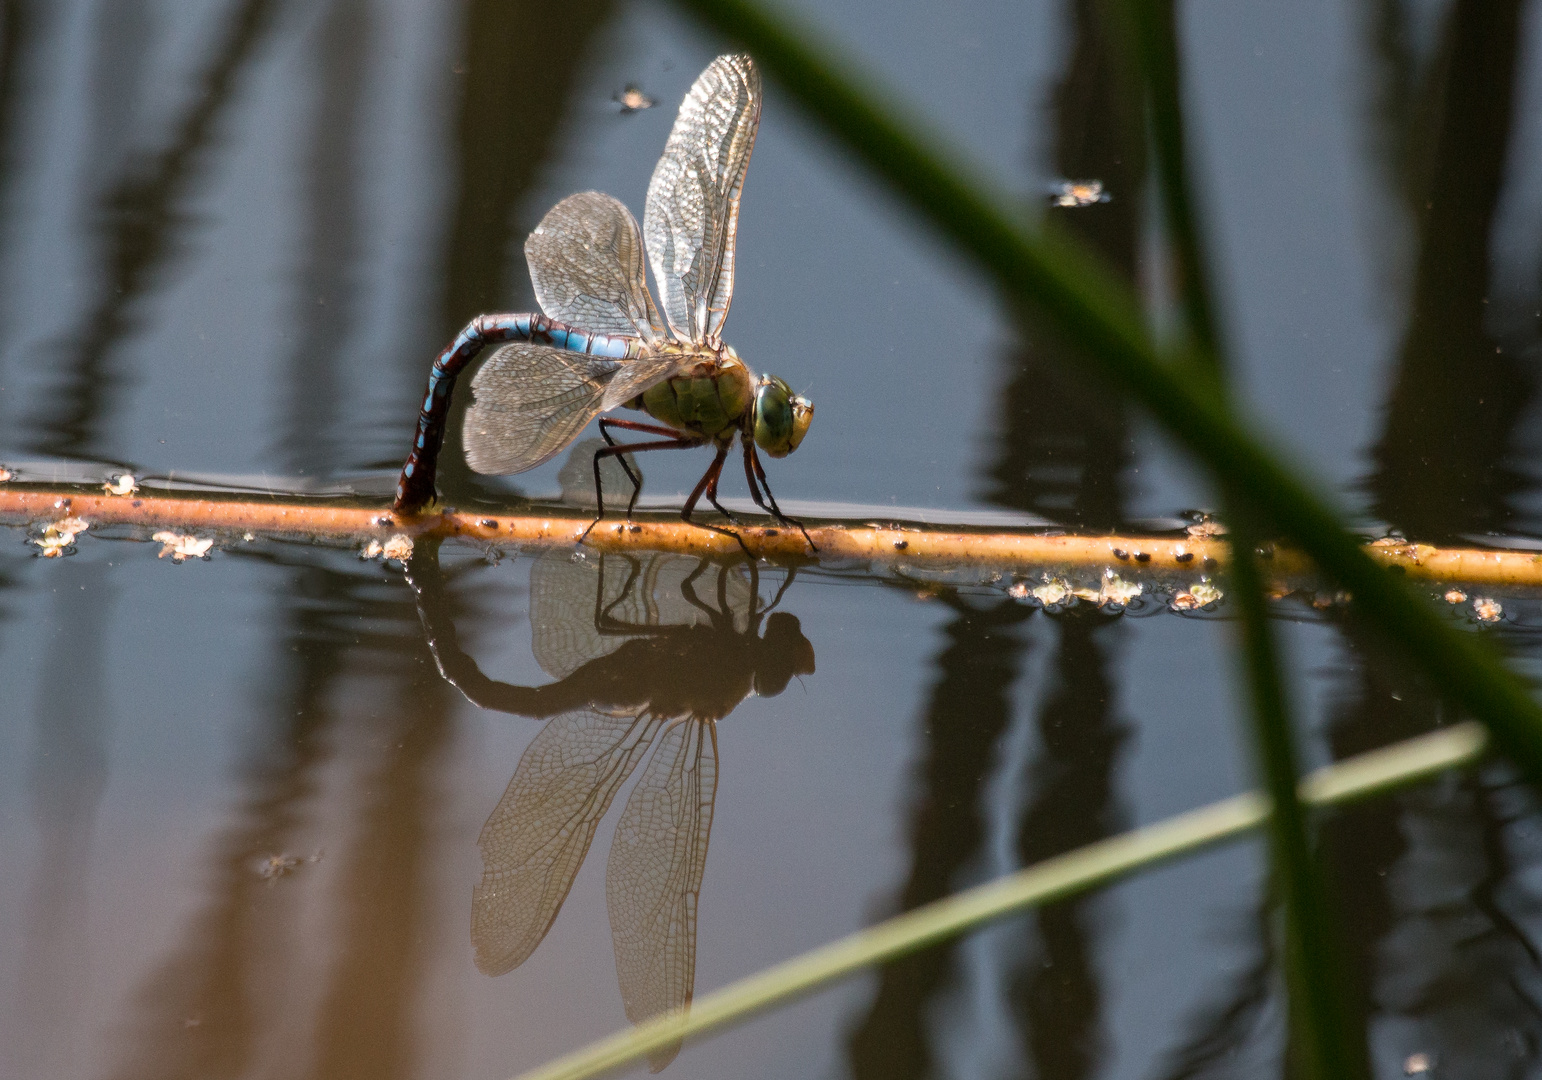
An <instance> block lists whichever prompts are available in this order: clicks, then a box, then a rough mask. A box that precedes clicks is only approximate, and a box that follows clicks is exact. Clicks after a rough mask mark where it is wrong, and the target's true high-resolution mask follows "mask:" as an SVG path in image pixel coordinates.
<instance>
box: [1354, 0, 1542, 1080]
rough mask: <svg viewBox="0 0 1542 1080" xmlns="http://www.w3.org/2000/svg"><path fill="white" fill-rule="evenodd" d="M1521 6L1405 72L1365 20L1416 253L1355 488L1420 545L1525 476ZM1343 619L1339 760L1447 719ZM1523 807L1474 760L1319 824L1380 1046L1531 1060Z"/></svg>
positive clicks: (1387, 9) (1503, 497)
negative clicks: (1372, 442) (1514, 311)
mask: <svg viewBox="0 0 1542 1080" xmlns="http://www.w3.org/2000/svg"><path fill="white" fill-rule="evenodd" d="M1523 12H1524V8H1523V5H1522V4H1521V3H1519V2H1518V0H1504V2H1496V3H1488V2H1472V0H1457V2H1456V3H1455V4H1454V5H1453V6H1452V7H1451V9H1450V11H1449V12H1448V13H1447V14H1446V17H1445V20H1444V23H1443V25H1442V32H1441V36H1440V39H1439V42H1438V45H1437V48H1436V51H1435V54H1434V57H1433V59H1432V60H1431V61H1430V62H1429V63H1428V64H1427V65H1425V67H1424V69H1423V72H1422V79H1421V77H1420V76H1419V75H1417V74H1401V75H1400V73H1417V72H1419V71H1420V65H1419V64H1418V62H1417V61H1416V60H1415V59H1414V58H1413V57H1412V47H1411V44H1410V39H1411V37H1412V34H1411V31H1410V29H1409V27H1408V25H1407V22H1406V20H1407V18H1408V15H1407V13H1406V12H1404V11H1402V9H1401V8H1399V7H1398V6H1396V5H1385V6H1382V7H1379V8H1378V9H1377V12H1376V13H1377V15H1378V16H1379V21H1376V22H1374V23H1373V24H1372V25H1373V30H1374V34H1375V38H1374V40H1375V43H1376V45H1377V46H1379V47H1380V50H1381V56H1379V57H1378V60H1379V61H1380V67H1381V69H1382V70H1383V71H1385V72H1388V73H1389V78H1388V79H1387V81H1388V82H1389V83H1392V84H1394V85H1401V86H1402V87H1403V88H1404V89H1405V92H1406V93H1407V94H1408V96H1409V99H1410V100H1411V101H1413V102H1418V103H1420V104H1421V105H1422V106H1423V107H1422V108H1421V107H1418V106H1414V107H1408V106H1406V105H1405V106H1403V107H1401V108H1400V107H1398V105H1397V103H1396V102H1395V101H1394V102H1392V103H1391V104H1390V105H1389V106H1387V107H1384V108H1382V109H1381V110H1380V114H1379V115H1378V116H1377V117H1376V119H1377V120H1378V121H1380V123H1381V125H1382V129H1383V133H1382V135H1381V138H1380V145H1381V146H1382V147H1384V148H1386V149H1387V150H1388V152H1389V156H1390V157H1391V158H1392V160H1391V161H1390V162H1389V163H1388V164H1387V166H1386V168H1387V171H1388V173H1389V174H1392V175H1394V176H1396V177H1397V178H1398V180H1399V181H1400V185H1399V186H1400V187H1401V188H1402V190H1403V191H1404V193H1405V195H1406V197H1407V198H1408V200H1409V203H1410V206H1411V211H1412V217H1413V219H1414V220H1415V221H1416V222H1417V234H1416V235H1417V253H1416V263H1415V277H1414V283H1413V297H1412V306H1411V311H1410V315H1409V320H1408V327H1407V331H1406V336H1405V339H1404V343H1403V346H1402V350H1401V354H1400V356H1399V361H1398V368H1397V372H1396V380H1395V383H1394V386H1393V389H1392V393H1391V396H1390V398H1389V402H1388V406H1387V412H1386V420H1385V428H1384V432H1383V436H1382V438H1381V440H1380V441H1379V443H1378V444H1377V446H1376V449H1375V460H1376V471H1375V473H1374V474H1373V475H1372V477H1371V479H1370V482H1369V484H1370V489H1371V491H1372V493H1373V495H1374V497H1375V500H1376V508H1377V511H1378V513H1380V514H1381V515H1382V516H1383V517H1385V518H1386V519H1387V520H1388V521H1390V522H1391V523H1392V524H1394V525H1397V526H1399V527H1401V528H1402V529H1404V530H1405V531H1406V532H1407V533H1408V534H1409V535H1410V536H1414V537H1417V538H1418V539H1420V540H1426V539H1428V540H1430V541H1432V542H1437V543H1438V542H1442V541H1445V540H1448V539H1451V538H1455V537H1458V536H1460V535H1461V534H1462V533H1470V532H1480V531H1482V530H1485V529H1502V528H1505V527H1506V526H1508V525H1510V524H1511V523H1512V522H1513V521H1514V518H1515V510H1514V507H1513V500H1514V498H1515V496H1516V495H1517V494H1518V493H1519V492H1520V491H1521V490H1522V489H1523V486H1524V485H1526V484H1529V483H1531V482H1532V481H1530V480H1528V479H1527V478H1525V477H1523V476H1522V475H1520V474H1519V473H1518V472H1517V471H1516V469H1515V468H1514V467H1513V462H1514V459H1515V455H1516V454H1517V451H1518V449H1519V448H1518V443H1519V442H1520V441H1521V433H1520V432H1518V430H1517V427H1518V423H1519V421H1520V418H1521V414H1522V412H1523V410H1524V409H1525V408H1526V406H1527V405H1528V403H1529V401H1530V399H1531V398H1532V397H1533V395H1534V393H1535V382H1534V379H1535V376H1534V373H1533V370H1532V363H1533V359H1532V358H1523V356H1522V353H1523V351H1524V349H1526V348H1528V347H1529V348H1531V349H1532V350H1533V351H1534V349H1535V346H1536V337H1535V325H1536V324H1535V323H1534V322H1532V323H1530V329H1529V330H1528V331H1526V332H1525V333H1524V334H1522V335H1519V336H1518V335H1516V334H1515V333H1506V329H1507V328H1506V327H1504V325H1503V319H1502V318H1501V317H1498V316H1499V315H1500V313H1499V312H1498V311H1495V310H1492V309H1491V306H1490V304H1489V298H1490V296H1491V295H1493V294H1495V293H1496V292H1497V291H1511V292H1516V293H1519V294H1520V295H1523V296H1526V297H1530V298H1531V301H1532V302H1531V303H1530V304H1528V308H1531V309H1533V310H1534V308H1535V300H1536V298H1537V295H1538V289H1539V286H1542V282H1524V283H1519V285H1518V286H1517V284H1516V283H1506V282H1498V281H1495V280H1492V276H1493V265H1494V264H1493V262H1492V251H1491V236H1492V230H1493V225H1494V222H1495V218H1496V213H1497V209H1498V204H1499V200H1500V196H1501V193H1502V186H1503V182H1504V179H1505V171H1506V167H1507V163H1508V162H1509V159H1510V143H1511V139H1512V136H1513V130H1514V125H1515V124H1517V123H1526V122H1528V120H1527V118H1524V117H1522V116H1518V115H1515V114H1514V113H1513V108H1514V99H1515V81H1516V74H1517V71H1518V61H1519V56H1520V31H1521V26H1522V24H1523ZM1496 286H1497V287H1498V288H1496ZM1507 286H1508V288H1507ZM1344 631H1345V640H1346V644H1347V646H1348V648H1349V650H1350V653H1351V656H1352V657H1353V663H1352V666H1351V667H1350V668H1349V671H1350V672H1351V674H1349V675H1348V676H1347V677H1346V678H1345V680H1344V681H1345V684H1346V685H1345V688H1344V690H1343V692H1342V695H1341V698H1340V700H1339V702H1338V704H1337V707H1336V709H1335V713H1334V718H1333V725H1332V729H1331V735H1330V738H1331V742H1332V746H1333V751H1334V754H1335V756H1336V757H1344V756H1347V755H1349V754H1354V753H1358V752H1360V751H1363V750H1366V749H1370V748H1371V747H1374V746H1380V745H1383V744H1385V743H1387V742H1391V741H1394V740H1397V739H1401V738H1407V737H1409V736H1412V735H1416V734H1419V733H1420V732H1423V731H1426V730H1429V729H1430V728H1432V727H1435V726H1438V725H1439V724H1441V723H1445V722H1448V721H1449V720H1451V719H1453V717H1451V716H1450V715H1449V711H1448V709H1447V708H1446V707H1445V706H1444V705H1443V703H1441V702H1440V701H1439V699H1438V698H1437V697H1436V696H1435V695H1434V694H1432V693H1431V691H1430V689H1429V687H1428V686H1426V685H1425V684H1424V683H1423V681H1422V680H1421V679H1418V678H1416V677H1414V676H1413V675H1411V674H1410V673H1409V672H1408V671H1407V669H1406V668H1405V667H1404V666H1403V665H1401V664H1399V663H1397V662H1395V661H1394V660H1393V659H1391V658H1390V657H1388V656H1387V655H1386V654H1385V652H1384V651H1383V649H1382V648H1381V647H1380V645H1379V643H1378V642H1377V641H1376V640H1375V638H1374V636H1373V635H1371V634H1368V633H1366V632H1365V631H1364V628H1362V627H1359V626H1357V625H1355V624H1353V623H1347V624H1345V626H1344ZM1514 644H1516V645H1517V646H1519V647H1522V648H1528V647H1530V643H1529V642H1522V641H1520V640H1517V641H1516V642H1515V643H1514ZM1537 812H1538V807H1537V804H1536V799H1535V796H1534V795H1533V794H1531V793H1530V792H1528V791H1526V790H1525V789H1524V788H1523V787H1521V786H1518V785H1507V784H1505V783H1504V781H1503V780H1502V778H1501V777H1500V775H1499V774H1497V773H1496V772H1494V771H1492V770H1490V771H1487V772H1484V773H1481V774H1479V775H1477V776H1471V775H1465V774H1464V775H1460V776H1453V777H1448V778H1446V779H1445V780H1444V781H1443V782H1442V783H1440V784H1436V785H1431V786H1430V787H1428V788H1424V789H1420V790H1418V791H1415V792H1412V793H1409V794H1406V795H1401V796H1398V797H1396V798H1393V799H1387V800H1380V801H1377V802H1375V803H1371V804H1368V805H1365V806H1361V807H1357V808H1355V809H1353V810H1352V811H1350V812H1348V813H1346V814H1344V815H1342V816H1340V817H1337V818H1335V819H1334V820H1333V821H1332V822H1331V823H1330V825H1329V826H1328V828H1327V829H1326V830H1325V840H1326V850H1327V852H1328V854H1329V857H1330V859H1331V860H1332V864H1333V867H1334V870H1335V875H1334V880H1335V884H1336V886H1337V888H1338V890H1339V893H1340V896H1341V898H1342V900H1343V901H1344V911H1345V918H1346V920H1347V922H1348V924H1349V926H1348V928H1349V930H1350V933H1349V935H1348V938H1349V940H1350V942H1351V943H1353V947H1352V950H1351V954H1350V955H1351V958H1352V964H1353V966H1352V969H1351V971H1352V974H1353V976H1354V983H1355V991H1356V994H1355V999H1354V1000H1355V1004H1356V1007H1357V1008H1358V1009H1359V1010H1360V1011H1361V1012H1362V1014H1363V1015H1364V1016H1365V1017H1366V1019H1367V1022H1369V1023H1380V1022H1388V1021H1395V1022H1396V1028H1395V1030H1397V1032H1398V1035H1399V1045H1398V1047H1397V1048H1396V1049H1397V1052H1398V1053H1400V1054H1404V1055H1406V1054H1408V1053H1414V1052H1428V1053H1431V1054H1432V1055H1433V1058H1434V1060H1435V1062H1436V1064H1437V1067H1438V1068H1439V1069H1440V1071H1441V1074H1442V1075H1450V1076H1467V1075H1471V1076H1480V1075H1481V1076H1520V1075H1531V1074H1532V1073H1533V1072H1534V1071H1535V1069H1536V1066H1537V1061H1538V1059H1539V1057H1542V1007H1539V1005H1538V1002H1539V1001H1542V955H1539V951H1538V947H1537V945H1536V943H1534V942H1533V941H1532V940H1531V939H1530V938H1529V936H1528V935H1527V932H1526V930H1525V929H1524V926H1523V917H1524V918H1525V919H1526V920H1534V919H1535V918H1536V916H1537V915H1538V914H1539V912H1538V910H1537V908H1538V904H1537V901H1536V900H1535V898H1534V897H1528V895H1527V890H1526V889H1524V888H1523V887H1522V886H1521V885H1520V883H1519V882H1518V881H1517V880H1516V877H1515V871H1516V869H1517V867H1518V865H1519V864H1520V863H1522V862H1528V863H1530V864H1532V865H1535V862H1536V860H1537V858H1538V856H1539V855H1542V852H1539V851H1538V850H1536V848H1537V845H1536V843H1535V842H1534V841H1528V840H1527V839H1526V837H1527V834H1528V833H1530V832H1533V831H1534V830H1535V824H1536V821H1537V816H1538V814H1537ZM1385 1064H1387V1065H1388V1066H1389V1067H1390V1066H1391V1065H1392V1064H1393V1063H1392V1062H1388V1063H1385Z"/></svg>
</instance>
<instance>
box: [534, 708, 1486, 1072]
mask: <svg viewBox="0 0 1542 1080" xmlns="http://www.w3.org/2000/svg"><path fill="white" fill-rule="evenodd" d="M1487 745H1488V736H1487V734H1486V732H1485V730H1484V729H1483V727H1482V726H1481V725H1479V724H1476V723H1470V722H1469V723H1465V724H1458V725H1456V726H1455V727H1450V728H1445V729H1443V730H1441V731H1438V732H1435V733H1434V734H1431V735H1425V736H1421V737H1419V738H1417V739H1409V740H1408V741H1406V742H1401V743H1398V744H1396V745H1395V746H1389V747H1386V748H1384V749H1381V750H1374V751H1372V752H1370V753H1368V754H1362V755H1360V756H1359V757H1355V758H1350V759H1348V760H1347V761H1343V762H1340V763H1338V764H1337V765H1330V766H1328V767H1327V768H1325V769H1319V770H1317V771H1316V772H1314V773H1311V774H1310V775H1308V776H1307V777H1305V778H1304V779H1303V780H1302V782H1301V785H1300V793H1301V796H1302V798H1303V799H1305V800H1306V801H1307V802H1308V803H1311V804H1313V805H1317V806H1335V805H1342V804H1345V803H1349V802H1354V801H1357V800H1360V799H1366V798H1371V797H1373V796H1376V795H1381V794H1385V793H1386V792H1388V791H1392V790H1395V789H1397V788H1400V787H1404V786H1406V785H1408V784H1412V783H1416V782H1418V781H1420V780H1424V779H1428V778H1429V777H1431V776H1434V775H1436V774H1438V773H1441V772H1443V771H1445V770H1446V769H1450V768H1454V767H1456V766H1459V765H1464V764H1467V763H1470V762H1472V761H1475V760H1477V758H1478V757H1479V756H1481V755H1482V753H1483V752H1484V750H1485V748H1486V747H1487ZM1268 814H1269V803H1268V800H1267V799H1266V798H1265V797H1264V796H1263V795H1261V794H1259V793H1258V792H1249V793H1247V794H1244V795H1236V796H1233V797H1232V798H1230V799H1223V800H1222V801H1220V802H1216V803H1211V804H1210V805H1208V806H1203V807H1200V808H1198V809H1196V810H1191V811H1188V812H1187V813H1184V814H1179V815H1177V816H1175V817H1170V818H1167V819H1166V820H1165V821H1160V822H1157V823H1155V824H1153V825H1147V826H1145V827H1143V828H1139V829H1135V830H1133V831H1131V832H1127V833H1122V834H1120V835H1119V836H1115V837H1111V838H1109V839H1107V840H1101V841H1099V842H1098V843H1095V844H1089V845H1088V846H1086V847H1083V848H1078V849H1077V850H1075V851H1072V852H1068V853H1066V854H1064V855H1060V856H1057V857H1055V858H1053V859H1047V860H1045V861H1044V862H1042V863H1039V864H1038V865H1036V866H1030V867H1028V868H1027V869H1025V870H1020V871H1018V872H1017V873H1015V874H1012V875H1010V876H1008V877H1005V878H1002V879H1000V880H998V881H993V882H990V883H989V884H986V885H981V886H978V887H976V888H973V889H969V890H967V891H965V892H962V893H958V894H956V895H954V896H951V897H949V898H948V899H946V900H940V901H938V902H936V903H934V904H928V905H926V906H925V907H921V908H917V909H916V910H915V911H911V912H907V913H906V914H904V915H900V916H898V917H896V918H893V919H890V920H888V921H887V922H883V923H880V924H878V925H877V926H873V927H870V928H868V929H866V930H861V931H858V932H857V933H855V934H851V935H850V936H848V937H845V938H842V939H840V940H839V941H834V942H831V943H830V944H828V945H824V946H821V947H820V948H817V949H814V950H812V951H810V952H806V953H804V954H803V955H802V956H797V957H794V958H793V959H791V960H787V961H784V962H783V963H780V964H777V965H775V966H773V967H770V968H767V969H766V970H764V971H762V972H760V973H758V974H755V975H751V976H749V977H748V978H745V979H741V980H740V981H738V982H736V983H731V984H729V985H728V986H725V987H723V988H722V989H721V990H716V991H713V992H712V993H710V994H706V995H704V996H702V997H699V998H697V999H696V1001H695V1003H694V1004H693V1005H692V1006H691V1007H690V1009H689V1011H687V1012H684V1013H674V1014H670V1015H666V1016H661V1017H658V1018H656V1019H654V1020H650V1021H648V1022H647V1023H644V1024H639V1025H638V1026H637V1027H635V1028H632V1029H630V1030H627V1031H622V1032H618V1033H617V1034H614V1035H611V1036H609V1037H607V1038H605V1039H601V1040H600V1041H598V1042H595V1043H592V1044H590V1045H589V1046H588V1047H586V1048H584V1049H582V1050H579V1051H576V1052H575V1053H573V1054H570V1055H568V1056H566V1057H563V1058H559V1059H558V1060H556V1061H553V1062H551V1063H549V1064H547V1065H545V1066H542V1067H540V1068H537V1069H534V1070H531V1071H530V1072H526V1073H522V1074H520V1076H519V1077H518V1078H517V1080H587V1078H589V1077H593V1076H599V1075H601V1074H603V1073H607V1072H609V1071H611V1070H613V1069H617V1068H620V1067H621V1066H623V1065H627V1064H629V1063H631V1062H633V1061H637V1060H639V1059H640V1058H642V1057H644V1056H645V1055H646V1054H647V1053H648V1052H649V1051H650V1050H652V1049H655V1048H657V1047H659V1046H664V1045H668V1044H670V1043H672V1042H674V1041H676V1040H678V1039H683V1038H687V1037H689V1036H692V1035H696V1034H700V1033H701V1032H704V1031H709V1030H712V1029H714V1028H718V1027H723V1026H726V1025H728V1024H732V1023H736V1022H738V1021H741V1020H744V1019H746V1018H747V1017H749V1016H750V1015H751V1014H753V1013H756V1012H760V1011H761V1010H764V1009H767V1008H770V1007H772V1006H774V1005H778V1004H782V1003H785V1002H788V1001H791V1000H793V999H795V998H798V997H801V996H803V995H805V994H808V993H810V992H812V991H814V990H816V989H818V988H819V987H822V986H824V985H826V984H827V983H830V982H832V981H834V980H836V979H839V978H842V977H844V976H846V975H850V974H853V973H854V972H857V971H861V970H863V969H864V968H868V967H872V966H873V965H875V964H880V963H883V962H885V961H887V960H892V959H894V958H896V957H899V956H904V955H906V954H908V953H911V952H913V951H915V950H917V949H921V948H925V947H927V946H929V945H934V944H936V943H938V942H940V941H946V940H948V939H950V938H954V937H957V936H958V935H959V934H963V933H966V932H968V931H970V930H973V929H975V928H977V927H979V926H981V925H983V924H984V923H987V922H990V921H992V920H994V919H999V918H1002V917H1004V916H1007V915H1011V914H1015V913H1017V912H1020V911H1024V910H1026V909H1028V908H1031V907H1035V906H1038V905H1040V904H1045V903H1048V902H1050V901H1052V900H1059V899H1062V898H1064V897H1068V896H1073V895H1075V894H1077V893H1080V892H1084V891H1086V890H1087V889H1091V888H1095V887H1097V886H1099V885H1103V884H1107V883H1109V882H1111V881H1114V880H1116V879H1118V878H1120V877H1123V876H1125V875H1128V874H1130V873H1132V872H1134V871H1136V870H1141V869H1144V868H1147V867H1150V866H1154V865H1156V864H1157V863H1160V862H1164V861H1166V860H1168V859H1172V858H1175V857H1177V856H1179V855H1186V854H1191V853H1193V852H1196V851H1199V850H1201V849H1204V848H1207V847H1210V846H1212V845H1214V844H1218V843H1221V842H1222V841H1226V840H1231V839H1235V838H1237V837H1239V836H1242V835H1243V834H1245V833H1247V832H1249V831H1251V830H1253V829H1256V828H1258V827H1259V826H1261V825H1262V824H1264V822H1265V819H1266V818H1267V817H1268Z"/></svg>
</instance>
